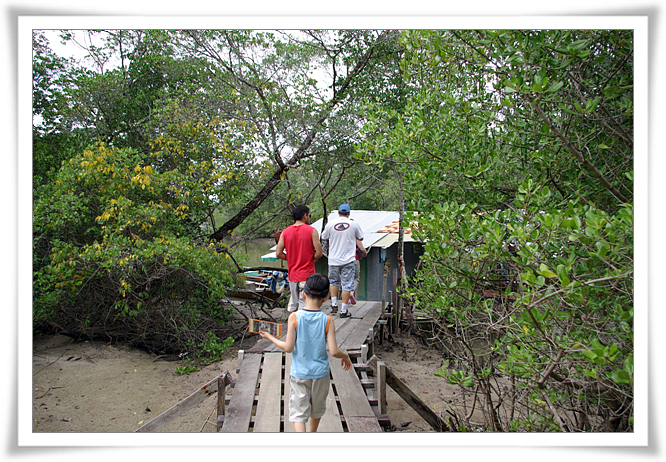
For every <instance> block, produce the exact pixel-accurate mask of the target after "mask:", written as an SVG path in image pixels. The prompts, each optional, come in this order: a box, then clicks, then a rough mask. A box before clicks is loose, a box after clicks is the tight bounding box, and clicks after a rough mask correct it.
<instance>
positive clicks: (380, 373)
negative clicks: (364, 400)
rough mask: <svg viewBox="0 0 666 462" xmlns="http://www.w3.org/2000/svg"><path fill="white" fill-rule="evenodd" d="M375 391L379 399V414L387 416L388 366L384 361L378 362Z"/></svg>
mask: <svg viewBox="0 0 666 462" xmlns="http://www.w3.org/2000/svg"><path fill="white" fill-rule="evenodd" d="M375 390H376V391H377V399H378V400H379V405H378V408H379V413H380V414H386V364H384V361H377V370H376V371H375Z"/></svg>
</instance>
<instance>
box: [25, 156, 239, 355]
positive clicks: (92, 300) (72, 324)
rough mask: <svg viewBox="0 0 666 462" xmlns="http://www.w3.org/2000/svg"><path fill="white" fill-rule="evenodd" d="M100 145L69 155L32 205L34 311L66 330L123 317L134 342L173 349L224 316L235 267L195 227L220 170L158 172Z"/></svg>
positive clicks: (218, 190) (198, 167)
mask: <svg viewBox="0 0 666 462" xmlns="http://www.w3.org/2000/svg"><path fill="white" fill-rule="evenodd" d="M167 154H171V151H169V150H166V149H163V150H162V151H158V152H156V153H155V154H153V155H152V160H153V165H150V164H146V163H145V157H144V156H141V155H138V154H136V153H134V152H132V151H130V150H125V149H114V148H109V147H107V146H104V145H100V146H98V147H96V148H94V149H91V150H88V151H85V152H84V153H82V154H81V155H79V156H77V157H74V158H72V159H71V160H70V161H68V162H66V163H65V165H64V166H63V168H62V169H61V170H60V171H59V172H58V174H57V176H56V179H55V181H54V182H53V183H50V184H48V185H46V186H44V187H42V188H40V189H39V190H38V194H37V196H36V198H35V199H36V200H35V207H34V228H35V240H34V242H35V245H34V249H35V252H34V257H35V265H34V268H35V273H34V305H33V306H34V310H33V317H34V322H35V324H36V325H37V326H39V325H44V323H49V322H50V323H55V324H56V325H58V326H60V327H61V328H64V329H66V330H68V331H70V332H72V333H77V332H78V333H80V334H81V335H83V334H86V333H94V332H96V331H99V330H101V329H106V330H109V329H111V328H112V327H113V326H116V328H120V326H123V330H124V331H125V335H127V336H128V337H129V339H130V340H131V341H132V342H133V343H136V344H142V345H149V346H151V347H154V348H155V349H160V350H164V349H173V350H179V349H182V348H184V347H185V345H186V344H187V342H188V341H194V342H195V343H197V344H198V343H199V342H198V340H199V339H200V338H201V337H202V336H203V335H204V334H203V333H202V332H201V330H202V329H204V332H205V331H208V330H210V329H213V328H216V327H215V326H218V325H223V324H224V322H225V320H226V319H227V315H226V308H225V307H224V306H223V304H222V303H221V300H220V299H221V298H223V297H224V296H225V295H226V293H227V290H228V289H229V288H230V287H232V286H233V285H234V284H235V283H236V281H235V278H236V277H235V275H234V272H235V270H236V268H235V265H234V264H233V262H232V260H231V259H230V256H229V254H228V252H227V249H226V248H225V247H224V246H223V245H222V244H209V243H206V242H205V241H200V240H197V234H195V231H194V230H196V229H198V228H199V227H200V225H201V224H202V220H203V219H205V216H206V214H207V210H210V209H212V208H213V207H214V203H215V202H214V200H213V199H212V197H213V196H214V195H215V194H222V191H223V188H224V184H225V181H226V179H225V178H224V176H225V175H226V173H225V172H224V171H214V169H213V168H212V166H211V165H210V163H206V162H200V163H197V164H193V163H189V164H186V165H187V167H185V166H184V165H185V164H184V165H183V166H181V167H182V168H180V169H178V168H175V169H173V170H168V171H158V170H157V168H156V167H155V166H156V165H158V164H161V163H162V161H163V160H164V157H165V156H166V155H167Z"/></svg>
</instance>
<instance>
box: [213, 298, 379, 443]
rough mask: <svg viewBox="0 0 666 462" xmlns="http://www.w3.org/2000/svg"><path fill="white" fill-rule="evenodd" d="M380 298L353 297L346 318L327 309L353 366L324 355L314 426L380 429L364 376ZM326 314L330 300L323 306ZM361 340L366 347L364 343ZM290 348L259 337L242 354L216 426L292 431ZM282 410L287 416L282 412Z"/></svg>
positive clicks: (326, 429)
mask: <svg viewBox="0 0 666 462" xmlns="http://www.w3.org/2000/svg"><path fill="white" fill-rule="evenodd" d="M381 309H382V307H381V303H380V302H358V303H357V304H356V305H355V306H352V307H351V309H350V312H351V314H352V316H351V317H349V318H340V317H339V316H338V315H335V314H334V315H332V319H333V321H334V323H335V332H336V338H337V341H338V345H339V346H340V348H341V349H343V350H345V351H347V352H348V353H349V355H350V356H351V357H352V363H353V364H354V367H353V368H352V369H350V370H348V371H345V370H343V369H342V366H341V365H340V360H339V359H336V358H333V357H330V356H329V364H330V366H331V386H330V389H329V394H328V399H327V406H326V408H327V410H326V414H325V415H324V417H323V418H322V420H321V422H320V425H319V429H318V431H319V432H381V431H382V427H381V425H382V424H384V425H388V424H389V422H388V418H387V417H386V416H385V415H382V414H381V413H380V412H379V411H378V409H379V407H378V405H379V403H378V398H377V396H376V395H377V393H375V394H373V392H372V389H373V388H374V381H373V380H372V379H370V378H369V377H368V373H369V372H370V368H369V367H368V366H367V365H366V364H365V361H366V360H367V354H368V353H369V352H368V351H367V350H366V348H369V347H371V345H372V340H373V337H374V332H375V331H376V330H377V325H378V321H379V319H380V317H381V314H382V313H381ZM322 311H324V312H325V313H327V314H330V302H326V303H325V304H324V305H323V306H322ZM364 345H365V347H364ZM290 369H291V354H285V353H283V352H282V351H281V350H280V349H279V348H277V347H276V346H275V345H274V344H273V343H272V342H270V341H268V340H264V339H261V340H259V342H257V344H256V345H255V346H254V347H252V348H251V349H250V350H248V351H246V352H245V353H244V355H243V359H242V363H241V366H240V369H239V372H238V378H237V379H236V382H235V385H234V389H233V393H232V395H231V397H230V398H229V406H228V407H227V408H226V410H225V413H224V415H222V416H219V417H218V430H219V431H221V432H293V431H294V427H293V424H292V423H291V422H289V371H290ZM285 416H286V418H285Z"/></svg>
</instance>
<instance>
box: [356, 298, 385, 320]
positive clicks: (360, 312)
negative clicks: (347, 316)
mask: <svg viewBox="0 0 666 462" xmlns="http://www.w3.org/2000/svg"><path fill="white" fill-rule="evenodd" d="M376 304H378V302H358V303H357V304H356V305H350V306H349V312H350V313H351V315H352V318H362V317H364V316H365V315H366V314H367V313H368V312H369V311H370V310H372V309H373V307H374V306H375V305H376ZM379 309H380V310H381V305H379Z"/></svg>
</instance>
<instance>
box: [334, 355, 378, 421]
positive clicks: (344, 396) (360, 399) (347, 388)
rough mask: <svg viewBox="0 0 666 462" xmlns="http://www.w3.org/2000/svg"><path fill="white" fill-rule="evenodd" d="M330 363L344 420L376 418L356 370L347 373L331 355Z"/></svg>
mask: <svg viewBox="0 0 666 462" xmlns="http://www.w3.org/2000/svg"><path fill="white" fill-rule="evenodd" d="M329 363H330V364H331V372H332V374H333V381H334V383H335V389H336V391H337V393H338V397H339V399H340V405H341V407H342V415H343V416H344V418H345V419H347V418H348V417H353V416H366V417H374V415H375V413H374V412H373V411H372V408H371V407H370V403H369V402H368V398H367V396H366V395H365V391H364V390H363V386H362V385H361V382H360V380H359V378H358V376H357V375H356V372H355V371H354V368H351V369H349V370H348V371H345V370H344V369H343V368H342V365H341V364H340V360H339V359H337V358H334V357H333V356H331V355H330V354H329Z"/></svg>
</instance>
